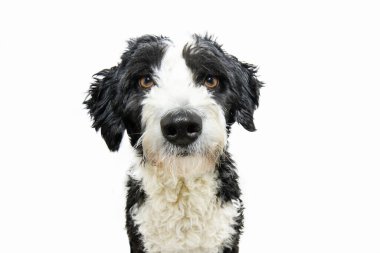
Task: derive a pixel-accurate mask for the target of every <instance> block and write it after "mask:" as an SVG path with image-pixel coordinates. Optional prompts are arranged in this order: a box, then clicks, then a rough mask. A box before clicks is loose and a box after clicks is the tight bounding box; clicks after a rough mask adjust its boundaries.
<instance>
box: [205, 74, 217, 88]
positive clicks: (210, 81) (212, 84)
mask: <svg viewBox="0 0 380 253" xmlns="http://www.w3.org/2000/svg"><path fill="white" fill-rule="evenodd" d="M205 85H206V87H207V88H208V89H215V88H216V87H218V85H219V79H218V78H216V77H214V76H208V77H207V78H206V80H205Z"/></svg>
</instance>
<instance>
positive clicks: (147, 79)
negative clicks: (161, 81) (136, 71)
mask: <svg viewBox="0 0 380 253" xmlns="http://www.w3.org/2000/svg"><path fill="white" fill-rule="evenodd" d="M139 85H140V86H141V87H142V88H144V89H149V88H152V87H153V85H154V81H153V78H152V77H151V76H144V77H141V78H140V79H139Z"/></svg>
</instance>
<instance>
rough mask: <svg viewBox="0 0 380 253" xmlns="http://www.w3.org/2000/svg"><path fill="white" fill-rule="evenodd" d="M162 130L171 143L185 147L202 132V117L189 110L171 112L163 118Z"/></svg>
mask: <svg viewBox="0 0 380 253" xmlns="http://www.w3.org/2000/svg"><path fill="white" fill-rule="evenodd" d="M161 131H162V134H163V136H164V137H165V139H166V140H168V141H169V142H170V143H172V144H174V145H178V146H182V147H184V146H187V145H189V144H191V143H193V142H194V141H195V140H196V139H197V138H198V136H199V135H200V134H201V133H202V118H201V117H200V116H199V115H197V114H196V113H193V112H188V111H179V112H171V113H169V114H167V115H165V116H164V117H163V118H162V119H161Z"/></svg>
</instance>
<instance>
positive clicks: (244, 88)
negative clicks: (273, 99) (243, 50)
mask: <svg viewBox="0 0 380 253" xmlns="http://www.w3.org/2000/svg"><path fill="white" fill-rule="evenodd" d="M240 67H241V73H239V76H238V77H237V80H238V82H240V84H239V85H240V87H241V90H240V94H239V95H240V98H239V103H238V107H237V111H236V121H237V122H238V123H239V124H241V125H242V126H243V127H244V128H245V129H247V130H248V131H250V132H253V131H255V130H256V128H255V124H254V123H253V112H254V110H256V108H257V107H258V106H259V96H260V88H261V87H262V84H263V83H262V82H260V81H259V80H258V79H257V77H256V67H255V66H253V65H251V64H248V63H240Z"/></svg>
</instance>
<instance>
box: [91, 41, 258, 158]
mask: <svg viewBox="0 0 380 253" xmlns="http://www.w3.org/2000/svg"><path fill="white" fill-rule="evenodd" d="M121 59H122V61H121V63H120V64H118V65H117V66H115V67H113V68H111V69H107V70H103V71H101V72H99V73H97V74H96V75H95V76H96V78H95V80H96V81H95V83H94V84H92V86H91V88H90V91H89V95H90V97H89V98H88V99H87V100H86V101H85V104H86V105H87V108H88V109H89V110H90V114H91V116H92V118H93V120H94V123H93V127H94V128H95V129H96V130H98V129H101V133H102V136H103V138H104V140H105V141H106V143H107V145H108V147H109V149H110V150H112V151H116V150H118V148H119V145H120V142H121V140H122V137H123V133H124V131H125V130H126V131H127V133H128V135H129V137H130V141H131V144H132V146H134V147H135V148H136V149H137V150H138V151H139V152H140V153H141V155H143V157H144V159H145V160H146V161H150V162H152V163H154V164H160V163H165V162H168V161H174V160H178V159H181V158H182V159H191V158H194V159H195V160H199V158H200V157H203V158H206V159H205V160H207V161H213V162H215V161H216V159H217V158H218V156H219V154H221V153H222V152H223V150H224V148H225V146H226V144H227V135H228V133H229V129H230V126H231V125H232V124H233V123H234V122H235V121H237V122H238V123H240V124H241V125H242V126H243V127H244V128H245V129H247V130H249V131H254V130H255V126H254V123H253V111H254V110H255V109H256V107H257V106H258V98H259V88H260V87H261V83H260V82H259V81H258V80H257V79H256V76H255V67H254V66H253V65H250V64H246V63H241V62H239V61H238V59H237V58H235V57H234V56H231V55H229V54H227V53H226V52H224V51H223V50H222V49H221V47H220V46H219V45H218V44H217V43H216V42H215V41H213V40H212V39H211V38H210V37H208V36H204V37H201V36H198V35H194V36H193V38H192V39H191V41H188V42H186V43H183V44H175V43H174V42H172V41H171V40H170V39H169V38H165V37H156V36H142V37H140V38H137V39H133V40H130V41H129V43H128V49H127V51H126V52H125V53H124V54H123V55H122V57H121ZM193 162H194V161H193Z"/></svg>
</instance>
